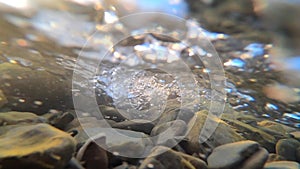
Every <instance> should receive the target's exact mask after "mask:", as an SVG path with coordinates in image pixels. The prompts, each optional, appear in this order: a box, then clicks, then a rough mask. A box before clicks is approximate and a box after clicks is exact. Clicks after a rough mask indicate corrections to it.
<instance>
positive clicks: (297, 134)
mask: <svg viewBox="0 0 300 169" xmlns="http://www.w3.org/2000/svg"><path fill="white" fill-rule="evenodd" d="M290 134H291V135H292V136H293V137H294V138H295V139H297V140H298V141H300V131H294V132H291V133H290Z"/></svg>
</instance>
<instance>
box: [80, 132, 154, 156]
mask: <svg viewBox="0 0 300 169" xmlns="http://www.w3.org/2000/svg"><path fill="white" fill-rule="evenodd" d="M85 132H86V133H87V134H88V135H89V136H91V137H94V136H96V135H98V134H99V133H105V136H106V144H105V145H104V146H105V147H106V150H107V151H109V152H111V153H114V154H116V155H118V156H124V157H128V158H143V157H146V156H147V155H148V154H149V153H150V151H151V149H152V148H153V147H154V143H153V142H152V140H151V138H150V137H149V135H147V134H145V133H142V132H136V131H130V130H123V129H114V128H103V127H94V128H86V129H85ZM132 150H134V151H132Z"/></svg>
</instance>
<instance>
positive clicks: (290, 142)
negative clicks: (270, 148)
mask: <svg viewBox="0 0 300 169" xmlns="http://www.w3.org/2000/svg"><path fill="white" fill-rule="evenodd" d="M299 147H300V142H299V141H297V140H296V139H292V138H289V139H281V140H279V141H278V142H277V144H276V153H277V154H278V155H280V156H282V157H284V158H285V159H286V160H289V161H297V148H299Z"/></svg>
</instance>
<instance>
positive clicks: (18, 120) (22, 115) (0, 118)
mask: <svg viewBox="0 0 300 169" xmlns="http://www.w3.org/2000/svg"><path fill="white" fill-rule="evenodd" d="M43 122H46V119H45V118H43V117H40V116H37V115H36V114H34V113H30V112H15V111H11V112H5V113H0V126H5V125H15V124H24V123H27V124H35V123H43Z"/></svg>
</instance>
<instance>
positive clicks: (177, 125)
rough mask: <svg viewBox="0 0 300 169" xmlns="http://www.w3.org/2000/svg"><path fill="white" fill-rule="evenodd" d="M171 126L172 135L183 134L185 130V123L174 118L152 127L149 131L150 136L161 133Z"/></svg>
mask: <svg viewBox="0 0 300 169" xmlns="http://www.w3.org/2000/svg"><path fill="white" fill-rule="evenodd" d="M169 128H171V129H172V131H173V133H174V134H173V135H174V136H183V135H184V134H185V132H186V130H187V125H186V123H185V122H184V121H182V120H174V121H170V122H167V123H165V124H160V125H157V126H155V127H154V128H153V130H152V131H151V134H150V135H151V136H156V135H159V134H160V133H163V132H164V131H166V130H167V129H169Z"/></svg>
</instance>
